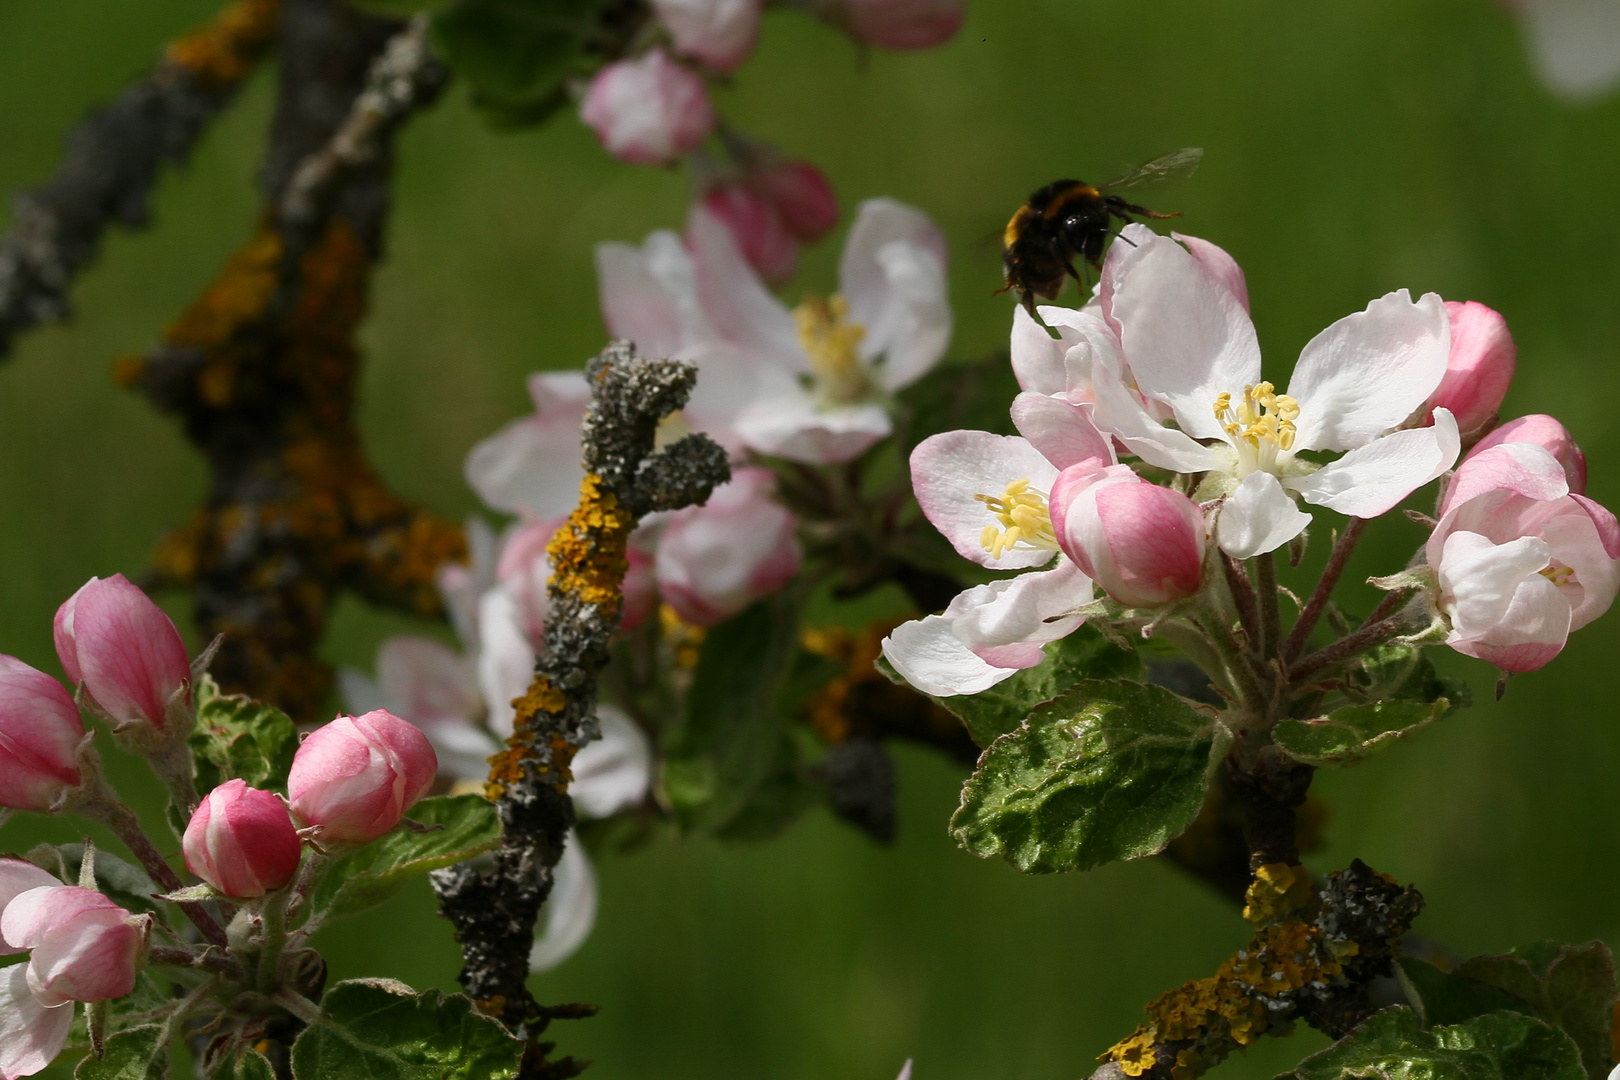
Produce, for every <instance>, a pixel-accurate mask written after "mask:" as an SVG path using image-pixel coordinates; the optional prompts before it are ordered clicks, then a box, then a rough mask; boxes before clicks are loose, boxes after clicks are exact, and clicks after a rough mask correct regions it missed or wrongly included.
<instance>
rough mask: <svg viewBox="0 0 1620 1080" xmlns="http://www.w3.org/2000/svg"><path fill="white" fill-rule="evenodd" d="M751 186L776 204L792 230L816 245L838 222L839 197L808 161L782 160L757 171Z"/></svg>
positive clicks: (803, 239)
mask: <svg viewBox="0 0 1620 1080" xmlns="http://www.w3.org/2000/svg"><path fill="white" fill-rule="evenodd" d="M748 186H749V187H751V188H752V189H753V190H754V191H756V192H758V193H759V194H760V195H762V196H764V198H765V199H766V200H767V201H768V202H770V204H771V205H772V206H774V207H776V212H777V214H779V215H780V216H781V218H782V224H784V225H786V226H787V230H788V232H790V233H792V234H793V235H794V236H795V237H796V238H797V239H799V240H802V241H803V242H805V243H806V244H813V243H815V242H816V241H817V240H820V239H821V238H822V237H823V236H826V235H827V234H828V233H829V232H831V231H832V228H833V226H834V225H837V224H838V196H837V195H835V194H833V189H832V184H831V183H829V182H828V180H827V177H826V174H825V173H823V172H822V171H821V170H820V169H818V168H816V167H815V166H814V165H812V164H810V163H809V162H808V161H795V160H791V159H780V160H777V161H773V162H771V163H770V164H768V165H765V166H764V167H762V168H760V169H757V170H755V171H754V172H753V173H751V174H750V175H749V177H748Z"/></svg>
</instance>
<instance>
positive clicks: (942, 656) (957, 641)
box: [883, 615, 1018, 697]
mask: <svg viewBox="0 0 1620 1080" xmlns="http://www.w3.org/2000/svg"><path fill="white" fill-rule="evenodd" d="M883 655H884V656H885V657H886V658H887V659H888V661H889V663H890V664H892V665H893V666H894V670H895V671H897V672H899V673H900V677H901V678H903V679H905V680H906V682H908V683H910V684H911V685H912V686H914V687H915V688H917V689H918V690H921V691H922V692H923V693H925V694H932V695H934V696H935V697H954V696H956V695H958V694H977V693H979V692H980V691H982V690H988V689H990V688H991V687H992V686H994V685H996V683H998V682H1001V681H1002V680H1004V679H1010V678H1012V676H1014V675H1016V674H1018V669H1017V668H1011V667H1008V668H1001V667H995V666H993V665H991V664H989V663H987V662H986V661H984V660H983V659H981V658H980V657H979V656H978V655H977V654H975V653H974V652H973V650H972V649H969V648H968V647H967V646H966V645H964V644H963V643H962V639H961V638H959V637H957V636H956V631H955V630H953V629H952V628H951V621H950V620H949V619H946V618H943V617H942V616H939V615H929V616H926V617H925V618H921V619H915V620H913V621H912V622H908V623H901V624H900V625H899V626H897V627H895V628H894V629H893V630H892V631H891V632H890V633H889V636H888V637H886V638H884V639H883Z"/></svg>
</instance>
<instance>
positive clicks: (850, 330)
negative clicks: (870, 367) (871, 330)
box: [793, 293, 872, 404]
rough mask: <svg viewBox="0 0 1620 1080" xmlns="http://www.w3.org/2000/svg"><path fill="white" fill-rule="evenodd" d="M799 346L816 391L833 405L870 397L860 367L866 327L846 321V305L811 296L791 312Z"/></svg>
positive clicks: (838, 300) (869, 385)
mask: <svg viewBox="0 0 1620 1080" xmlns="http://www.w3.org/2000/svg"><path fill="white" fill-rule="evenodd" d="M793 321H794V323H796V324H797V326H798V330H799V345H800V346H801V347H802V348H803V349H804V353H805V356H807V357H809V359H810V371H811V373H812V374H813V375H814V376H815V378H816V385H817V388H818V389H819V390H820V391H821V392H822V393H823V394H825V395H826V396H827V397H828V398H830V399H831V400H833V401H836V402H840V403H843V404H852V403H854V402H857V401H861V400H862V399H864V398H866V397H867V396H869V395H870V394H871V392H872V382H871V379H870V378H868V376H867V371H866V365H864V364H862V363H861V341H862V339H863V338H865V337H866V327H865V326H863V325H861V324H860V323H858V322H852V321H850V318H849V302H848V301H847V300H845V299H844V298H843V297H842V296H839V295H838V294H836V293H834V294H833V295H832V296H830V297H828V298H826V299H825V300H823V299H822V298H821V297H819V296H811V297H809V298H807V299H806V300H805V301H804V303H802V304H800V305H799V306H798V307H796V308H794V309H793Z"/></svg>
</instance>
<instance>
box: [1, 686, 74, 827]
mask: <svg viewBox="0 0 1620 1080" xmlns="http://www.w3.org/2000/svg"><path fill="white" fill-rule="evenodd" d="M83 739H84V721H82V720H81V719H79V707H78V706H77V705H75V704H74V703H73V697H72V695H70V694H69V693H68V692H67V691H66V690H64V689H62V684H61V683H59V682H57V681H56V680H55V679H53V678H51V677H50V676H49V675H47V674H45V673H44V672H43V671H36V670H35V669H33V668H31V667H29V666H28V665H27V664H25V663H23V662H22V661H21V660H18V659H17V658H16V657H14V656H0V806H4V807H10V808H12V809H14V810H49V809H51V808H52V807H53V806H54V805H56V802H57V800H58V799H59V798H60V797H61V795H62V793H63V792H64V791H65V790H67V789H68V788H71V787H75V786H77V785H78V784H79V781H80V777H79V766H78V764H77V762H76V760H75V758H76V754H77V751H78V747H79V743H80V742H81V741H82V740H83Z"/></svg>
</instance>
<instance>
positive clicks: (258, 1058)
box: [209, 1049, 276, 1080]
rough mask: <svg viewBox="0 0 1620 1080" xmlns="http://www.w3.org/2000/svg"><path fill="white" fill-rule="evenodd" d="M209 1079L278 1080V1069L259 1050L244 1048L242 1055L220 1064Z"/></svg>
mask: <svg viewBox="0 0 1620 1080" xmlns="http://www.w3.org/2000/svg"><path fill="white" fill-rule="evenodd" d="M209 1080H276V1070H275V1069H274V1068H273V1067H272V1066H271V1064H270V1059H269V1058H267V1057H265V1056H264V1055H263V1054H261V1053H259V1052H258V1051H257V1050H251V1049H249V1050H244V1051H242V1055H241V1056H240V1057H236V1058H230V1059H227V1060H226V1061H223V1062H221V1063H220V1064H219V1066H218V1067H217V1068H215V1069H214V1071H213V1072H212V1073H210V1074H209Z"/></svg>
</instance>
